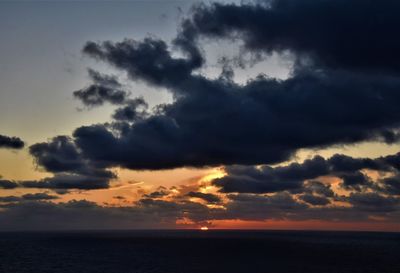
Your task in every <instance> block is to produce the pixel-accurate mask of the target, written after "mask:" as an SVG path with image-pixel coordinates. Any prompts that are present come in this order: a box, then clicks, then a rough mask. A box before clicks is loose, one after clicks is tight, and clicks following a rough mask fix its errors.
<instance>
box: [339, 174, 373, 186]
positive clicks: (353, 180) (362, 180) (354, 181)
mask: <svg viewBox="0 0 400 273" xmlns="http://www.w3.org/2000/svg"><path fill="white" fill-rule="evenodd" d="M340 178H342V179H343V183H342V186H343V187H344V188H353V189H357V190H361V187H362V186H368V185H370V181H369V178H368V176H366V175H364V174H363V173H361V172H359V171H357V172H355V173H350V174H343V175H341V176H340Z"/></svg>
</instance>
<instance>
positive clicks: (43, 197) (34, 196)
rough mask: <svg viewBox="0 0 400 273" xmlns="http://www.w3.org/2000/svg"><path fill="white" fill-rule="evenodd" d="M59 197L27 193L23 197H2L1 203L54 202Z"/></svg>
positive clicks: (0, 198)
mask: <svg viewBox="0 0 400 273" xmlns="http://www.w3.org/2000/svg"><path fill="white" fill-rule="evenodd" d="M58 198H59V197H58V196H55V195H49V194H47V193H27V194H24V195H22V196H3V197H0V202H6V203H9V202H21V201H40V200H54V199H58Z"/></svg>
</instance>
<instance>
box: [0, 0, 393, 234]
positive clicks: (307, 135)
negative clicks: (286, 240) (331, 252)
mask: <svg viewBox="0 0 400 273" xmlns="http://www.w3.org/2000/svg"><path fill="white" fill-rule="evenodd" d="M399 10H400V2H399V1H394V0H393V1H391V0H388V1H382V2H379V4H378V3H377V2H375V1H365V0H352V1H348V0H323V1H313V0H271V1H261V0H260V1H232V0H226V1H222V0H220V1H203V2H200V1H187V0H186V1H170V0H158V1H152V0H149V1H134V0H131V1H129V0H127V1H100V0H92V1H57V0H52V1H36V0H31V1H0V35H1V43H0V230H51V229H147V228H149V229H170V228H179V229H181V228H183V229H185V228H201V227H208V228H221V229H230V228H232V229H321V230H380V231H400V153H399V151H400V142H399V141H400V110H399V109H400V107H399V106H400V53H399V48H400V38H399V37H398V35H397V33H398V26H400V17H399V16H398V11H399Z"/></svg>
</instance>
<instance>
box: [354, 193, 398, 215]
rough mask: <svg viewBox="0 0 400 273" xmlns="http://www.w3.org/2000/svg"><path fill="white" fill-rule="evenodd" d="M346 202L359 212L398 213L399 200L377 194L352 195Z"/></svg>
mask: <svg viewBox="0 0 400 273" xmlns="http://www.w3.org/2000/svg"><path fill="white" fill-rule="evenodd" d="M348 201H349V202H350V203H351V204H352V205H353V206H354V207H355V208H356V209H359V210H366V211H384V212H386V211H398V210H399V208H400V207H399V205H400V199H399V198H396V197H391V196H389V197H388V196H384V195H381V194H378V193H374V192H370V193H352V194H351V195H350V196H349V198H348Z"/></svg>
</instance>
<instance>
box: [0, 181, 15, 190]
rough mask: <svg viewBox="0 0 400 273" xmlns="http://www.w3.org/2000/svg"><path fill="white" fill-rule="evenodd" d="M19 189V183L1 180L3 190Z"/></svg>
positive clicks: (0, 184)
mask: <svg viewBox="0 0 400 273" xmlns="http://www.w3.org/2000/svg"><path fill="white" fill-rule="evenodd" d="M17 187H18V183H17V182H14V181H10V180H4V179H0V188H2V189H15V188H17Z"/></svg>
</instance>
